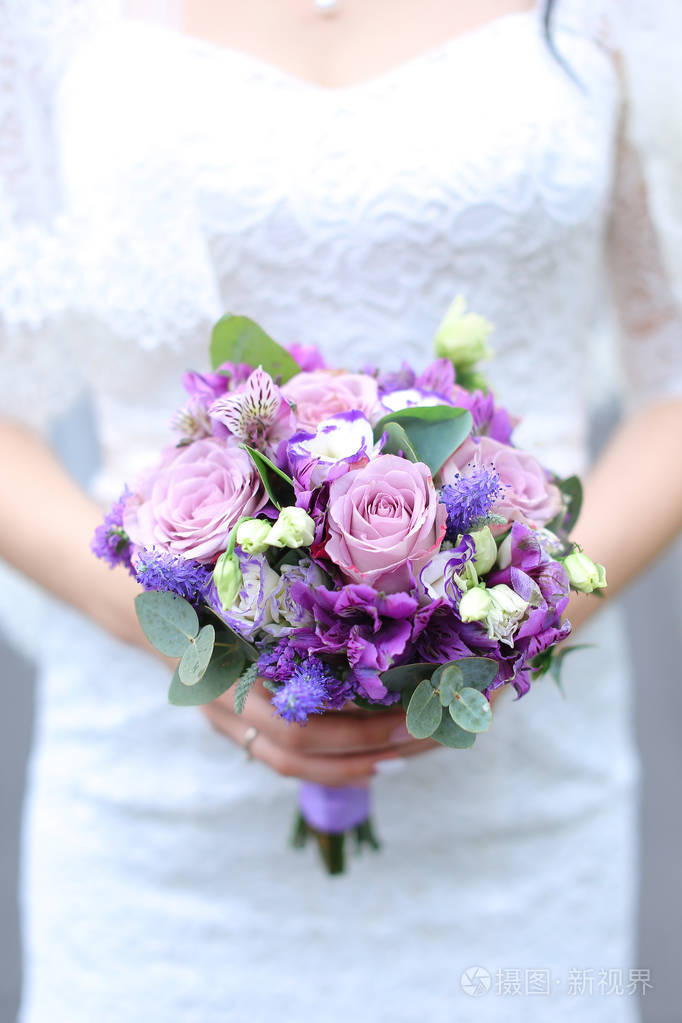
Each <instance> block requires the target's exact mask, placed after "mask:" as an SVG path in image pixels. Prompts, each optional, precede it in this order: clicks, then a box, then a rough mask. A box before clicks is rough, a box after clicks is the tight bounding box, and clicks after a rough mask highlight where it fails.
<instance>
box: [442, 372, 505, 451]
mask: <svg viewBox="0 0 682 1023" xmlns="http://www.w3.org/2000/svg"><path fill="white" fill-rule="evenodd" d="M449 396H450V402H451V404H453V405H456V406H457V407H458V408H465V409H467V410H468V411H469V412H471V417H472V419H473V421H474V429H473V432H474V434H477V435H478V434H480V435H483V436H486V437H491V438H492V439H493V440H497V441H499V442H500V443H501V444H510V443H511V435H512V431H513V429H514V427H515V426H516V424H517V422H518V420H517V419H513V418H512V417H511V416H510V415H509V413H508V412H507V411H506V409H503V408H501V407H499V406H497V405H496V404H495V399H494V398H493V396H492V394H490V393H488V394H485V393H484V392H483V391H467V390H466V389H465V388H464V387H460V386H459V384H454V385H453V388H452V391H450V392H449Z"/></svg>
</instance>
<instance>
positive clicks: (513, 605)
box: [484, 583, 528, 646]
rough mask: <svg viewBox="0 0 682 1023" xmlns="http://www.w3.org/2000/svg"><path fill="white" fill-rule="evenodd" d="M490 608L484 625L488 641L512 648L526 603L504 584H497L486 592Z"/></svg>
mask: <svg viewBox="0 0 682 1023" xmlns="http://www.w3.org/2000/svg"><path fill="white" fill-rule="evenodd" d="M488 595H489V596H490V598H491V607H490V610H489V612H488V614H487V615H486V619H485V622H484V624H485V625H486V626H487V628H488V639H496V640H497V641H498V642H504V643H508V644H509V645H510V646H513V645H514V643H513V638H514V634H515V633H516V630H517V627H518V624H519V622H520V621H521V619H522V618H523V616H524V615H525V613H526V608H527V607H528V601H527V600H524V599H523V597H520V596H519V595H518V593H515V592H514V590H512V588H511V587H510V586H507V585H506V584H505V583H498V584H497V586H491V587H490V589H489V590H488Z"/></svg>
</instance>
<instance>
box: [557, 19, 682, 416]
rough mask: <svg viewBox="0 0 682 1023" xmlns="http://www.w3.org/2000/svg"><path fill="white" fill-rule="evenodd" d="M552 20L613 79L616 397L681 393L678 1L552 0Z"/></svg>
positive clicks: (635, 401)
mask: <svg viewBox="0 0 682 1023" xmlns="http://www.w3.org/2000/svg"><path fill="white" fill-rule="evenodd" d="M557 21H558V23H559V25H560V26H561V27H562V28H564V29H568V30H569V31H571V32H576V33H579V34H581V35H586V36H589V37H590V38H592V39H594V40H595V41H597V42H598V43H599V44H600V45H601V46H602V47H603V48H604V49H605V50H607V51H608V52H609V53H610V55H611V56H612V58H613V60H614V62H615V65H616V69H617V73H618V76H619V79H620V82H621V90H622V106H621V117H620V124H619V130H618V134H617V144H616V150H615V154H614V156H615V158H614V173H613V187H612V196H611V211H610V218H609V229H608V235H607V247H606V255H607V271H608V277H609V282H610V285H611V295H612V298H613V306H614V311H615V314H616V318H617V326H618V332H619V350H620V353H621V360H620V363H621V368H622V377H623V380H622V383H623V391H624V398H625V401H626V403H627V404H628V406H629V407H630V408H633V407H639V406H642V405H645V404H648V403H651V402H654V401H657V400H660V399H663V398H666V397H670V396H682V203H681V202H680V195H681V194H682V158H681V157H680V153H682V80H681V79H680V74H679V53H680V46H682V5H680V4H679V0H657V3H656V4H649V3H648V0H558V4H557Z"/></svg>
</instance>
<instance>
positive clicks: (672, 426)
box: [567, 338, 682, 627]
mask: <svg viewBox="0 0 682 1023" xmlns="http://www.w3.org/2000/svg"><path fill="white" fill-rule="evenodd" d="M680 343H681V344H682V338H681V339H680ZM681 446H682V399H670V400H667V401H662V402H659V403H657V404H655V405H651V406H649V407H648V408H646V409H645V410H643V411H642V412H639V413H638V414H636V415H634V416H632V417H631V418H629V419H627V420H626V421H625V422H624V423H623V424H622V425H621V426H620V427H619V428H618V429H617V430H616V432H615V434H614V435H613V437H612V438H611V440H610V442H609V443H608V445H607V447H606V449H605V451H604V452H603V454H602V456H601V457H600V458H599V460H598V461H597V463H596V464H595V466H594V468H593V469H592V471H591V472H590V474H589V475H588V477H587V479H586V481H585V492H584V501H583V510H582V512H581V515H580V518H579V520H578V523H577V525H576V528H575V530H574V533H573V538H574V539H575V540H576V542H577V543H579V544H580V545H581V546H583V547H584V548H585V552H586V553H587V554H588V555H589V556H590V557H591V558H593V560H595V561H599V562H601V563H602V564H603V565H605V566H606V575H607V580H608V587H607V589H606V591H605V595H606V596H607V598H610V597H613V596H614V595H615V594H616V593H618V591H619V590H621V589H622V588H623V586H625V585H626V584H627V583H628V582H630V580H631V579H633V578H634V577H635V576H637V575H638V574H639V573H640V572H641V571H642V570H643V569H645V568H647V567H648V565H650V564H651V562H652V561H653V560H654V559H655V558H656V557H657V556H658V555H659V554H660V553H661V551H662V550H663V549H664V548H665V547H666V546H667V545H668V544H669V543H670V542H671V541H672V540H673V539H674V538H675V536H676V535H677V533H678V532H679V531H680V529H682V458H681V457H680V447H681ZM601 603H602V601H601V600H600V599H599V598H597V597H594V596H586V595H585V594H581V593H572V594H571V600H570V603H569V606H568V611H567V617H568V618H569V619H570V620H571V622H573V624H574V626H576V627H579V626H580V625H582V624H583V622H585V621H586V620H587V619H588V618H589V617H590V616H591V615H592V614H594V612H595V611H597V610H598V609H599V606H600V605H601Z"/></svg>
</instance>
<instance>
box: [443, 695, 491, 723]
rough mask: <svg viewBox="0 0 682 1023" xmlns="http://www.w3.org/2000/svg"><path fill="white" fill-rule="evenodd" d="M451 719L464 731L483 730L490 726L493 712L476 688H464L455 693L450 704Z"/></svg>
mask: <svg viewBox="0 0 682 1023" xmlns="http://www.w3.org/2000/svg"><path fill="white" fill-rule="evenodd" d="M450 715H451V717H452V720H453V721H454V722H455V724H456V725H459V726H460V728H463V729H464V730H465V731H466V732H485V731H487V730H488V729H489V728H490V722H491V721H492V719H493V712H492V710H491V709H490V704H489V703H488V701H487V700H486V698H485V696H484V695H483V693H479V691H478V689H471V687H469V686H467V687H466V688H465V689H462V690H460V692H458V693H456V694H455V698H454V700H453V701H452V703H451V704H450Z"/></svg>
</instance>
